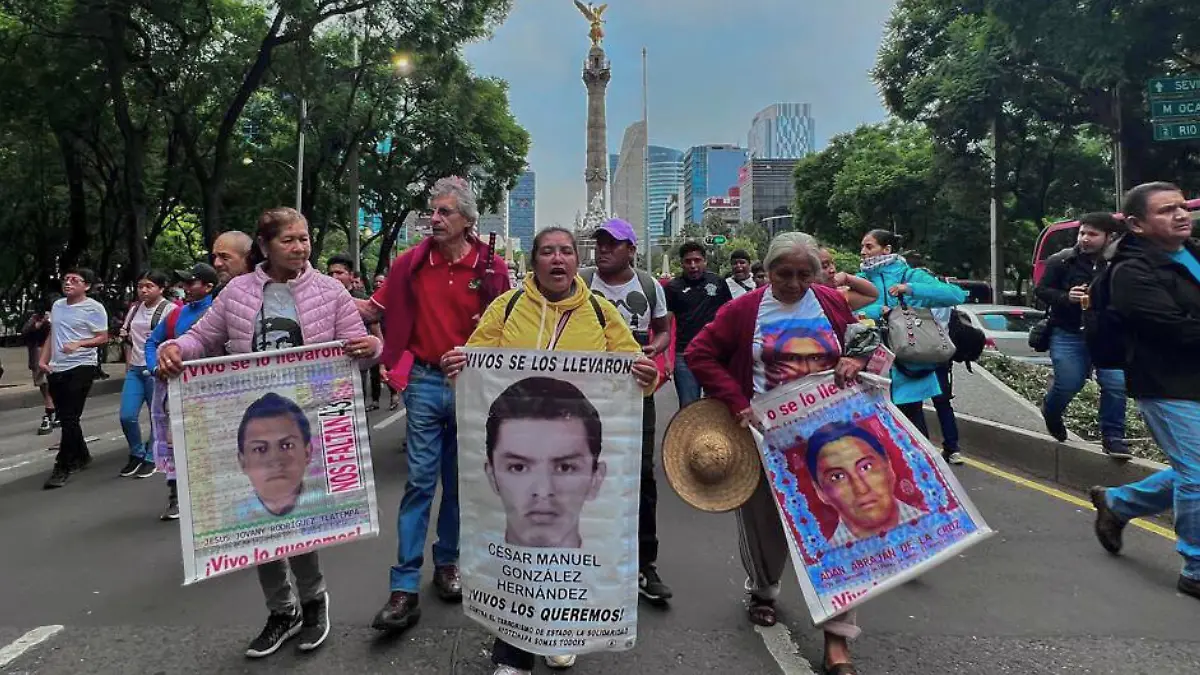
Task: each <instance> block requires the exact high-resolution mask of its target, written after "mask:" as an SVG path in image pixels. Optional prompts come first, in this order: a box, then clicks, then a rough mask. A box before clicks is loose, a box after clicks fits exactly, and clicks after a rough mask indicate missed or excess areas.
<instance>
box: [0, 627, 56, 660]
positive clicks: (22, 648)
mask: <svg viewBox="0 0 1200 675" xmlns="http://www.w3.org/2000/svg"><path fill="white" fill-rule="evenodd" d="M62 629H63V627H62V626H39V627H37V628H34V629H33V630H31V631H29V632H28V633H26V634H24V635H22V636H21V637H19V638H17V639H16V640H15V641H14V642H12V643H11V644H9V645H6V646H5V647H4V648H3V649H0V668H3V667H5V666H7V665H8V664H10V663H12V662H13V661H16V660H17V659H18V658H19V657H20V656H21V655H22V654H24V653H25V652H27V651H29V650H30V649H33V648H34V647H36V646H38V645H40V644H42V643H43V642H45V641H46V640H49V639H50V638H52V637H54V635H55V634H57V633H58V632H59V631H60V630H62Z"/></svg>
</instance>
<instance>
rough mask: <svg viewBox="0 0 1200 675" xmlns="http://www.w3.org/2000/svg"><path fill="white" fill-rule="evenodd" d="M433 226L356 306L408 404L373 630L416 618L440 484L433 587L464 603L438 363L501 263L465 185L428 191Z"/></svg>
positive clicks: (449, 181)
mask: <svg viewBox="0 0 1200 675" xmlns="http://www.w3.org/2000/svg"><path fill="white" fill-rule="evenodd" d="M430 209H431V210H432V212H433V215H432V218H431V224H432V233H431V235H430V236H429V237H426V238H425V240H424V241H422V242H421V243H420V244H418V245H417V246H415V247H413V248H411V249H409V250H408V251H405V252H404V253H403V254H402V255H401V256H400V257H398V258H397V259H396V261H395V262H394V263H392V268H391V271H390V272H389V273H388V276H387V283H386V284H384V286H383V287H382V288H379V289H378V290H376V291H375V295H373V296H371V300H370V301H367V302H363V303H361V304H360V305H359V307H360V309H361V310H362V314H363V317H364V318H365V319H366V320H368V321H370V320H377V319H378V318H379V317H380V315H382V317H383V326H384V335H385V338H384V346H383V356H382V358H381V359H380V361H381V363H382V364H383V365H384V366H385V367H386V368H387V378H388V383H389V384H391V385H392V387H393V388H395V389H398V390H401V391H403V392H404V407H405V409H406V410H407V411H408V417H407V423H408V436H407V450H406V455H407V458H408V482H407V483H406V484H405V486H404V498H403V499H402V500H401V501H400V513H399V517H398V519H397V523H396V526H397V536H398V538H399V551H398V555H397V560H396V564H395V565H394V566H392V571H391V596H390V597H389V598H388V601H387V604H385V605H384V606H383V609H381V610H379V613H378V614H377V615H376V616H375V620H374V622H373V624H372V625H373V626H374V628H376V629H377V630H385V631H401V630H404V629H406V628H408V627H409V626H411V625H412V624H413V623H414V622H415V621H416V620H417V618H418V617H419V616H420V615H421V609H420V607H419V604H418V586H419V585H420V580H421V566H422V565H423V563H424V560H425V539H426V535H427V534H428V530H429V515H430V509H431V508H432V506H433V497H434V494H436V492H437V484H438V479H439V478H441V481H442V504H441V507H440V508H439V509H438V522H437V534H438V537H437V542H436V543H435V544H434V545H433V565H434V575H433V587H434V590H435V591H436V592H437V594H438V596H439V597H440V598H441V599H442V600H444V601H446V602H461V601H462V583H461V581H460V579H459V573H458V525H459V523H458V438H457V436H458V426H457V424H456V423H455V419H454V388H453V386H452V385H451V384H450V382H449V380H447V379H446V377H445V376H444V375H443V374H442V371H441V368H440V367H439V366H438V364H439V363H440V362H441V359H442V355H443V354H445V353H446V352H448V351H450V350H451V349H453V348H455V347H459V346H462V345H465V344H466V343H467V338H469V337H470V336H471V332H472V331H474V330H475V324H476V323H477V322H478V321H479V317H480V316H481V315H482V314H483V310H484V309H485V308H486V307H487V306H488V304H490V303H491V301H492V300H494V299H496V297H497V296H499V295H500V294H501V293H503V292H504V291H507V290H508V288H509V281H508V267H507V266H506V265H505V264H504V260H503V259H502V258H500V257H499V256H496V255H493V253H492V252H491V251H489V250H488V247H487V245H485V244H483V243H482V242H481V241H480V240H479V238H478V237H476V236H475V233H474V226H475V223H476V222H477V221H478V220H479V209H478V207H477V206H476V204H475V196H474V194H473V193H472V191H471V187H470V185H468V184H467V182H466V181H465V180H463V179H461V178H443V179H441V180H439V181H438V182H437V183H436V184H434V186H433V190H432V192H431V194H430Z"/></svg>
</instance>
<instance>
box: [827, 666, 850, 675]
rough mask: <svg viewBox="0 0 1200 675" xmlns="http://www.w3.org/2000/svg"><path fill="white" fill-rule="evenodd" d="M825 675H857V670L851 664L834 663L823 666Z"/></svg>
mask: <svg viewBox="0 0 1200 675" xmlns="http://www.w3.org/2000/svg"><path fill="white" fill-rule="evenodd" d="M825 675H858V669H857V668H855V667H854V664H853V663H835V664H833V665H832V666H825Z"/></svg>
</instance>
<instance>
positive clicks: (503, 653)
mask: <svg viewBox="0 0 1200 675" xmlns="http://www.w3.org/2000/svg"><path fill="white" fill-rule="evenodd" d="M492 663H494V664H496V665H498V666H509V667H510V668H516V669H517V670H533V666H534V665H535V664H536V663H537V656H536V655H534V654H533V653H531V652H527V651H525V650H524V649H521V648H520V647H514V646H512V645H510V644H508V643H507V642H505V641H504V640H501V639H500V638H496V639H495V640H494V641H493V642H492Z"/></svg>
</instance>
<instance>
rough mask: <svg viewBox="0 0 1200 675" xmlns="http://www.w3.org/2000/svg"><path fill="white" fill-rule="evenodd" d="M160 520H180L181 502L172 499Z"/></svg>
mask: <svg viewBox="0 0 1200 675" xmlns="http://www.w3.org/2000/svg"><path fill="white" fill-rule="evenodd" d="M158 519H159V520H179V502H178V501H176V500H174V499H172V500H171V501H169V502H167V508H166V510H164V511H163V512H162V515H160V516H159V517H158Z"/></svg>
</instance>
